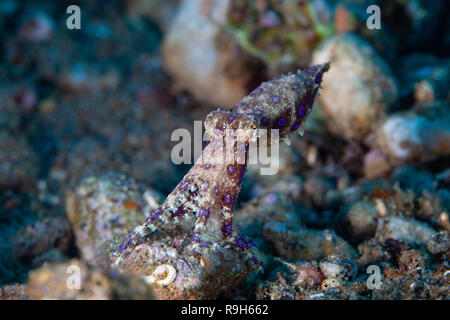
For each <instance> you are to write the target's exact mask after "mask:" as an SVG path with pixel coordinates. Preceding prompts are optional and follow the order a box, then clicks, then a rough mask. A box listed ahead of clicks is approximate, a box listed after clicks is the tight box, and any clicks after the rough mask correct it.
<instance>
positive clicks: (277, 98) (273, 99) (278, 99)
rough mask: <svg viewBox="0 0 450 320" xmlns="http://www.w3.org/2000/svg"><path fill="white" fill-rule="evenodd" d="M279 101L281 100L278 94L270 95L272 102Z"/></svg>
mask: <svg viewBox="0 0 450 320" xmlns="http://www.w3.org/2000/svg"><path fill="white" fill-rule="evenodd" d="M280 101H281V98H280V96H273V97H272V102H273V103H278V102H280Z"/></svg>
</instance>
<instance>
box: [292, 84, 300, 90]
mask: <svg viewBox="0 0 450 320" xmlns="http://www.w3.org/2000/svg"><path fill="white" fill-rule="evenodd" d="M298 88H300V86H299V85H298V83H294V84H293V85H292V89H294V90H297V89H298Z"/></svg>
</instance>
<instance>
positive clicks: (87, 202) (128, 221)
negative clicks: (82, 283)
mask: <svg viewBox="0 0 450 320" xmlns="http://www.w3.org/2000/svg"><path fill="white" fill-rule="evenodd" d="M145 189H146V188H145V187H143V186H142V185H139V184H137V183H136V182H135V181H134V180H132V179H130V178H127V177H126V176H124V175H121V174H116V173H110V174H107V175H103V176H98V177H96V176H94V177H89V178H86V179H84V180H83V181H82V182H81V183H80V184H79V185H78V186H77V187H76V188H74V189H72V190H70V191H69V192H68V194H67V197H66V210H67V214H68V216H69V219H70V221H71V222H72V225H73V228H74V231H75V236H76V243H77V246H78V248H79V249H80V251H81V255H82V257H83V258H84V259H85V260H86V261H88V262H89V263H91V264H93V265H100V266H106V264H105V263H106V255H107V252H106V249H107V248H106V247H107V244H108V243H109V241H111V240H113V239H114V238H116V237H118V236H120V235H122V234H124V233H126V232H127V231H128V230H130V229H132V228H134V227H136V226H137V225H139V224H140V223H141V222H142V221H144V220H145V219H146V217H147V215H148V214H149V212H150V211H151V210H153V209H155V208H156V207H154V206H155V205H156V206H158V205H159V204H158V203H150V204H149V203H147V201H146V198H145V197H144V191H145Z"/></svg>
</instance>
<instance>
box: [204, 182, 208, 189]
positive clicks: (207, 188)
mask: <svg viewBox="0 0 450 320" xmlns="http://www.w3.org/2000/svg"><path fill="white" fill-rule="evenodd" d="M208 188H209V182H207V183H206V187H205V190H208Z"/></svg>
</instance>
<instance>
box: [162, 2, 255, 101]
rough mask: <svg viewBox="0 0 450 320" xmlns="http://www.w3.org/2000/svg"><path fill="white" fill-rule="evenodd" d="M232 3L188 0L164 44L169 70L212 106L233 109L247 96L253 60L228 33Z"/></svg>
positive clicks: (180, 7) (183, 85) (190, 90)
mask: <svg viewBox="0 0 450 320" xmlns="http://www.w3.org/2000/svg"><path fill="white" fill-rule="evenodd" d="M229 5H230V1H229V0H225V1H222V0H220V1H217V0H214V1H207V2H205V1H201V0H184V1H183V2H182V3H181V5H180V6H179V8H178V12H177V14H176V16H175V18H174V19H173V21H172V24H171V25H170V27H169V30H168V32H167V35H166V37H165V39H164V43H163V57H164V63H165V66H166V68H167V71H168V72H169V73H170V74H171V75H172V76H173V77H174V78H175V81H176V83H177V85H178V86H179V87H180V88H184V89H187V90H188V91H189V92H191V93H192V94H193V95H194V96H195V97H196V98H197V99H198V100H200V101H202V102H205V103H207V104H209V105H215V106H221V107H227V108H228V107H230V106H232V105H234V104H236V103H238V102H239V100H240V99H241V98H242V97H243V96H244V95H246V94H247V91H248V88H247V86H248V83H249V81H250V78H251V75H252V74H251V72H250V70H251V63H250V61H251V59H249V58H248V57H246V55H245V54H244V53H243V52H242V51H241V50H240V49H239V48H238V46H237V44H236V43H234V41H232V39H231V38H230V37H229V36H227V34H226V33H225V32H224V23H225V14H226V11H227V8H228V6H229Z"/></svg>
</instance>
